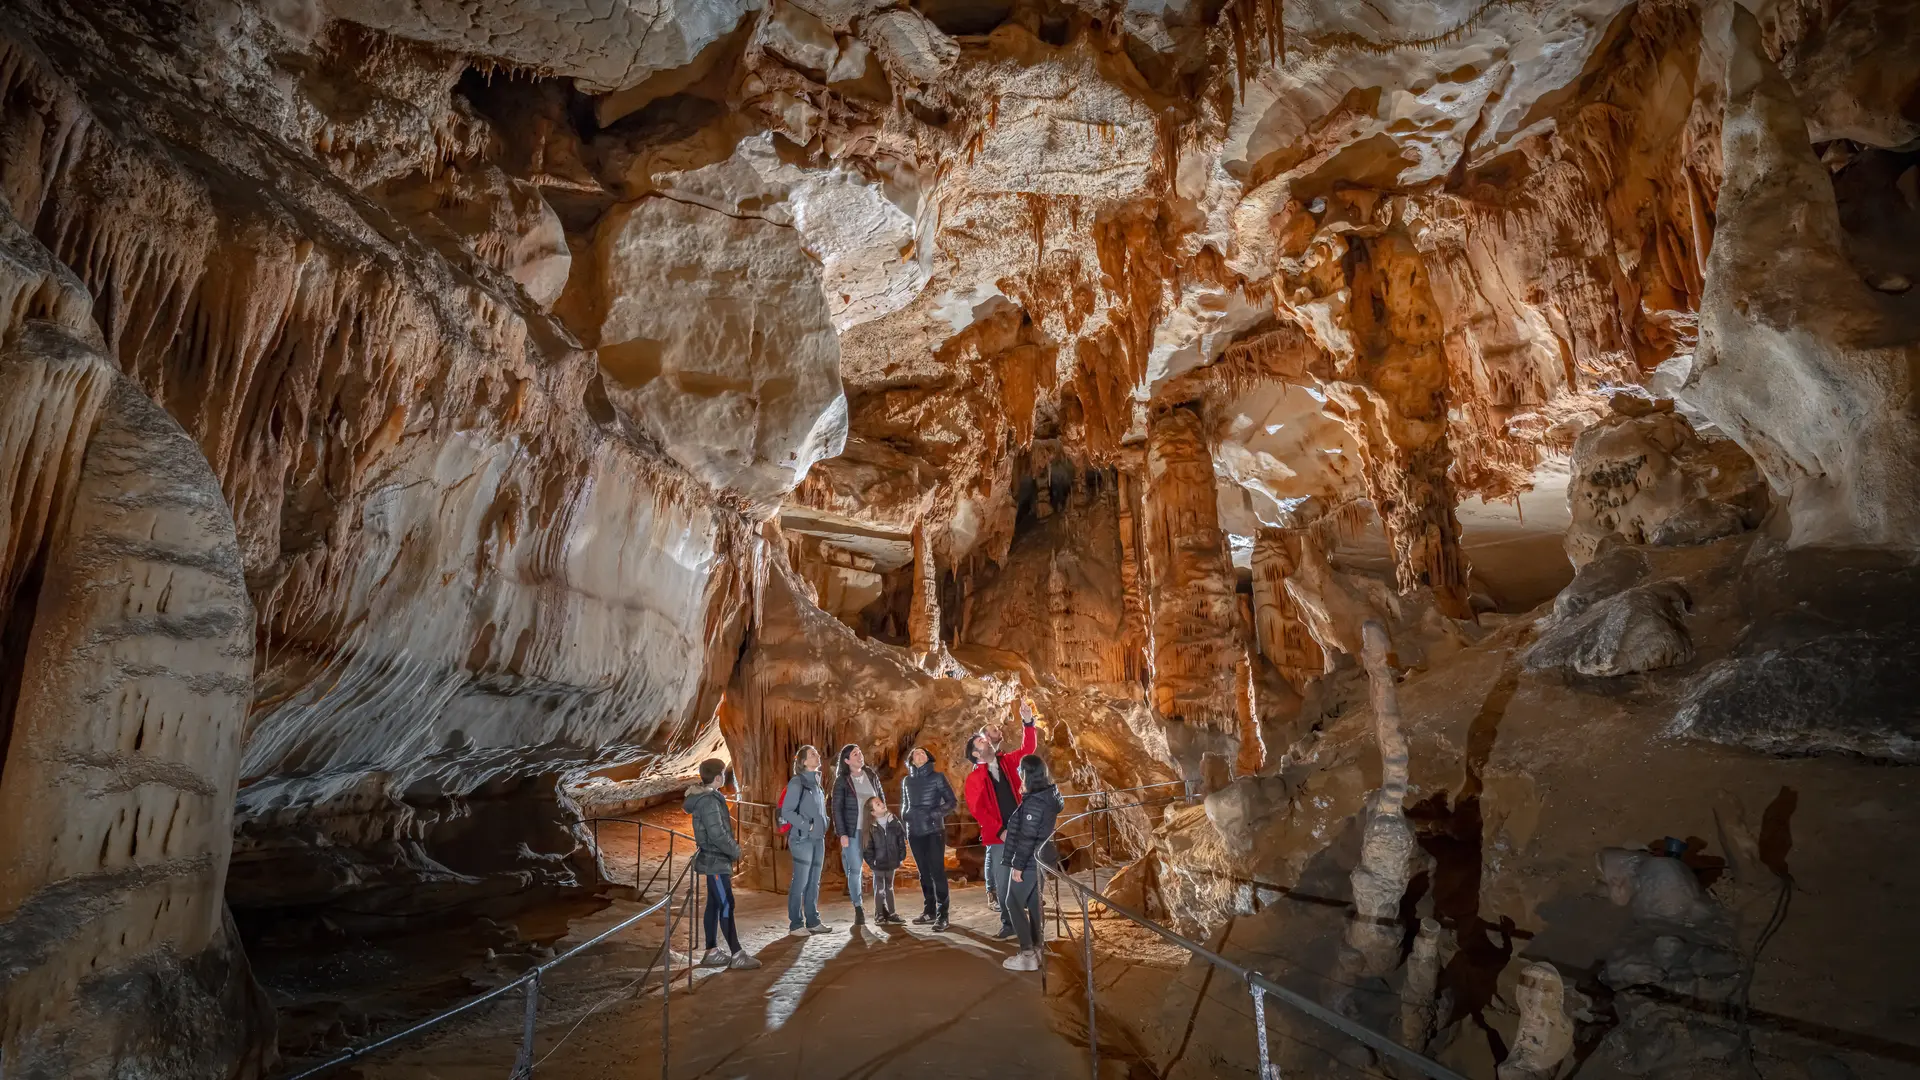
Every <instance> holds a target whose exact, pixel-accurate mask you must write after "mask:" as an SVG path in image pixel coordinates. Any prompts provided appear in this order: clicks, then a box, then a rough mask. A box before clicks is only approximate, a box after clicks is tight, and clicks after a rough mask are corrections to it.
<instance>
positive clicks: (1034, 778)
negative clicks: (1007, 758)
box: [1000, 754, 1066, 971]
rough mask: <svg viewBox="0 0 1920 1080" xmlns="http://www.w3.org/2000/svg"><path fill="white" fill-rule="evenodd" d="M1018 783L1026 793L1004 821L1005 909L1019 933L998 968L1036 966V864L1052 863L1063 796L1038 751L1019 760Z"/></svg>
mask: <svg viewBox="0 0 1920 1080" xmlns="http://www.w3.org/2000/svg"><path fill="white" fill-rule="evenodd" d="M1020 785H1021V787H1022V788H1024V789H1025V790H1026V793H1027V794H1026V797H1025V798H1023V799H1021V800H1020V806H1019V809H1017V810H1015V811H1014V812H1013V820H1012V821H1011V822H1009V823H1008V824H1007V841H1006V844H1007V847H1006V853H1005V854H1006V859H1007V866H1008V881H1007V911H1008V913H1009V915H1010V917H1011V918H1012V920H1013V929H1014V932H1015V933H1016V934H1018V935H1020V951H1019V952H1017V953H1015V954H1013V955H1012V956H1009V957H1007V959H1006V960H1005V961H1003V962H1002V963H1001V965H1000V966H1001V967H1004V968H1006V969H1008V970H1009V971H1038V970H1040V927H1041V920H1042V919H1043V918H1045V914H1044V912H1043V911H1042V910H1041V902H1040V895H1041V894H1040V879H1041V878H1042V877H1044V876H1045V875H1044V874H1043V873H1042V872H1041V869H1040V866H1039V864H1041V863H1044V864H1046V865H1047V866H1057V865H1058V864H1059V861H1060V856H1059V854H1058V852H1057V851H1056V849H1055V848H1054V846H1053V828H1054V825H1055V823H1056V822H1058V821H1059V820H1060V810H1061V808H1062V807H1064V806H1065V805H1066V800H1065V799H1063V798H1061V797H1060V789H1059V788H1058V787H1057V786H1056V785H1055V784H1054V782H1053V776H1052V775H1051V774H1049V773H1048V772H1047V763H1046V762H1045V761H1044V760H1042V759H1041V757H1040V755H1038V754H1028V755H1027V756H1026V757H1024V758H1021V759H1020Z"/></svg>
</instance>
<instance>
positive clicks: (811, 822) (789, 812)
mask: <svg viewBox="0 0 1920 1080" xmlns="http://www.w3.org/2000/svg"><path fill="white" fill-rule="evenodd" d="M780 824H782V825H785V826H786V827H787V853H788V854H789V855H791V856H792V858H793V880H792V881H790V882H788V883H787V932H788V933H791V934H795V935H805V934H824V933H827V932H828V931H830V930H832V929H833V927H831V926H828V925H826V924H825V923H823V922H821V921H820V871H821V869H822V868H823V867H825V866H826V862H827V799H826V796H825V795H824V794H823V793H822V792H821V791H820V751H818V750H816V749H814V748H813V747H811V746H803V747H801V748H800V749H799V751H798V752H796V753H795V754H794V755H793V779H791V780H788V781H787V789H786V791H784V792H783V793H781V795H780ZM803 917H804V921H803Z"/></svg>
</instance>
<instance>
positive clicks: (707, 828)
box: [681, 758, 760, 970]
mask: <svg viewBox="0 0 1920 1080" xmlns="http://www.w3.org/2000/svg"><path fill="white" fill-rule="evenodd" d="M726 775H727V763H726V762H724V761H721V760H720V759H719V758H708V759H707V760H705V761H703V762H701V763H700V782H699V783H697V784H694V785H693V786H691V787H689V788H687V798H686V801H685V802H683V803H681V806H682V807H683V808H684V809H685V810H686V811H687V816H688V817H690V818H692V819H693V847H694V852H693V872H694V873H696V874H699V875H701V876H702V877H704V878H706V879H707V908H706V913H705V916H704V921H705V922H706V928H707V955H706V956H705V958H703V959H702V960H701V961H700V966H702V967H724V968H736V969H740V970H746V969H749V968H757V967H759V966H760V961H758V960H755V959H754V958H753V955H752V954H751V953H749V952H747V951H746V950H745V949H742V948H741V947H740V935H739V934H737V933H735V932H734V926H733V864H734V863H737V862H739V861H740V845H739V843H737V842H736V841H735V840H734V838H733V815H732V814H729V813H728V812H727V796H726V793H725V792H723V791H721V790H720V789H721V788H722V787H724V786H725V784H726ZM721 930H724V931H726V935H727V948H726V950H725V951H722V950H721V949H720V946H719V944H718V941H717V939H716V937H715V935H716V932H718V931H721Z"/></svg>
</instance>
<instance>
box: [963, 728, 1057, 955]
mask: <svg viewBox="0 0 1920 1080" xmlns="http://www.w3.org/2000/svg"><path fill="white" fill-rule="evenodd" d="M1033 719H1034V717H1033V705H1032V703H1031V702H1029V701H1028V700H1027V699H1026V698H1024V697H1022V698H1021V699H1020V725H1021V728H1022V731H1021V736H1020V749H1018V750H1012V751H1009V752H1007V753H1004V754H1002V753H999V750H1000V743H1001V741H1002V740H1001V735H1000V729H999V728H998V727H995V728H993V729H992V730H990V731H982V732H979V733H977V734H975V735H974V736H973V738H971V739H968V740H967V760H968V761H971V762H973V771H972V772H970V773H968V774H967V783H966V795H967V812H968V813H970V814H972V815H973V820H975V821H977V822H979V823H980V842H981V843H982V844H984V845H986V849H987V887H988V888H989V889H990V890H992V894H993V897H994V899H995V901H996V903H997V906H998V907H999V909H1000V933H999V934H998V935H996V936H998V937H1002V938H1010V937H1012V936H1013V923H1012V922H1011V921H1010V920H1009V919H1008V918H1007V903H1006V900H1007V865H1006V858H1005V852H1004V851H1003V849H1002V848H1001V846H1000V845H1001V843H1002V842H1003V841H1004V840H1005V839H1006V835H1005V834H1006V828H1007V822H1008V820H1010V819H1011V818H1012V817H1013V809H1014V807H1016V806H1019V805H1020V759H1021V758H1023V757H1026V756H1027V755H1028V754H1031V753H1033V752H1034V750H1035V749H1037V748H1038V746H1039V736H1038V734H1037V733H1036V732H1035V731H1034V727H1033Z"/></svg>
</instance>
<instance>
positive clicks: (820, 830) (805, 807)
mask: <svg viewBox="0 0 1920 1080" xmlns="http://www.w3.org/2000/svg"><path fill="white" fill-rule="evenodd" d="M780 820H781V821H783V822H785V823H786V825H787V827H788V828H789V830H791V831H789V832H788V833H787V846H788V847H789V848H791V847H793V846H794V845H796V844H807V843H813V842H816V841H821V840H825V839H826V838H827V797H826V794H825V793H824V792H822V791H821V790H820V773H819V771H818V770H808V771H806V772H799V773H795V774H794V776H793V779H791V780H788V781H787V789H786V790H785V791H783V792H781V793H780Z"/></svg>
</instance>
